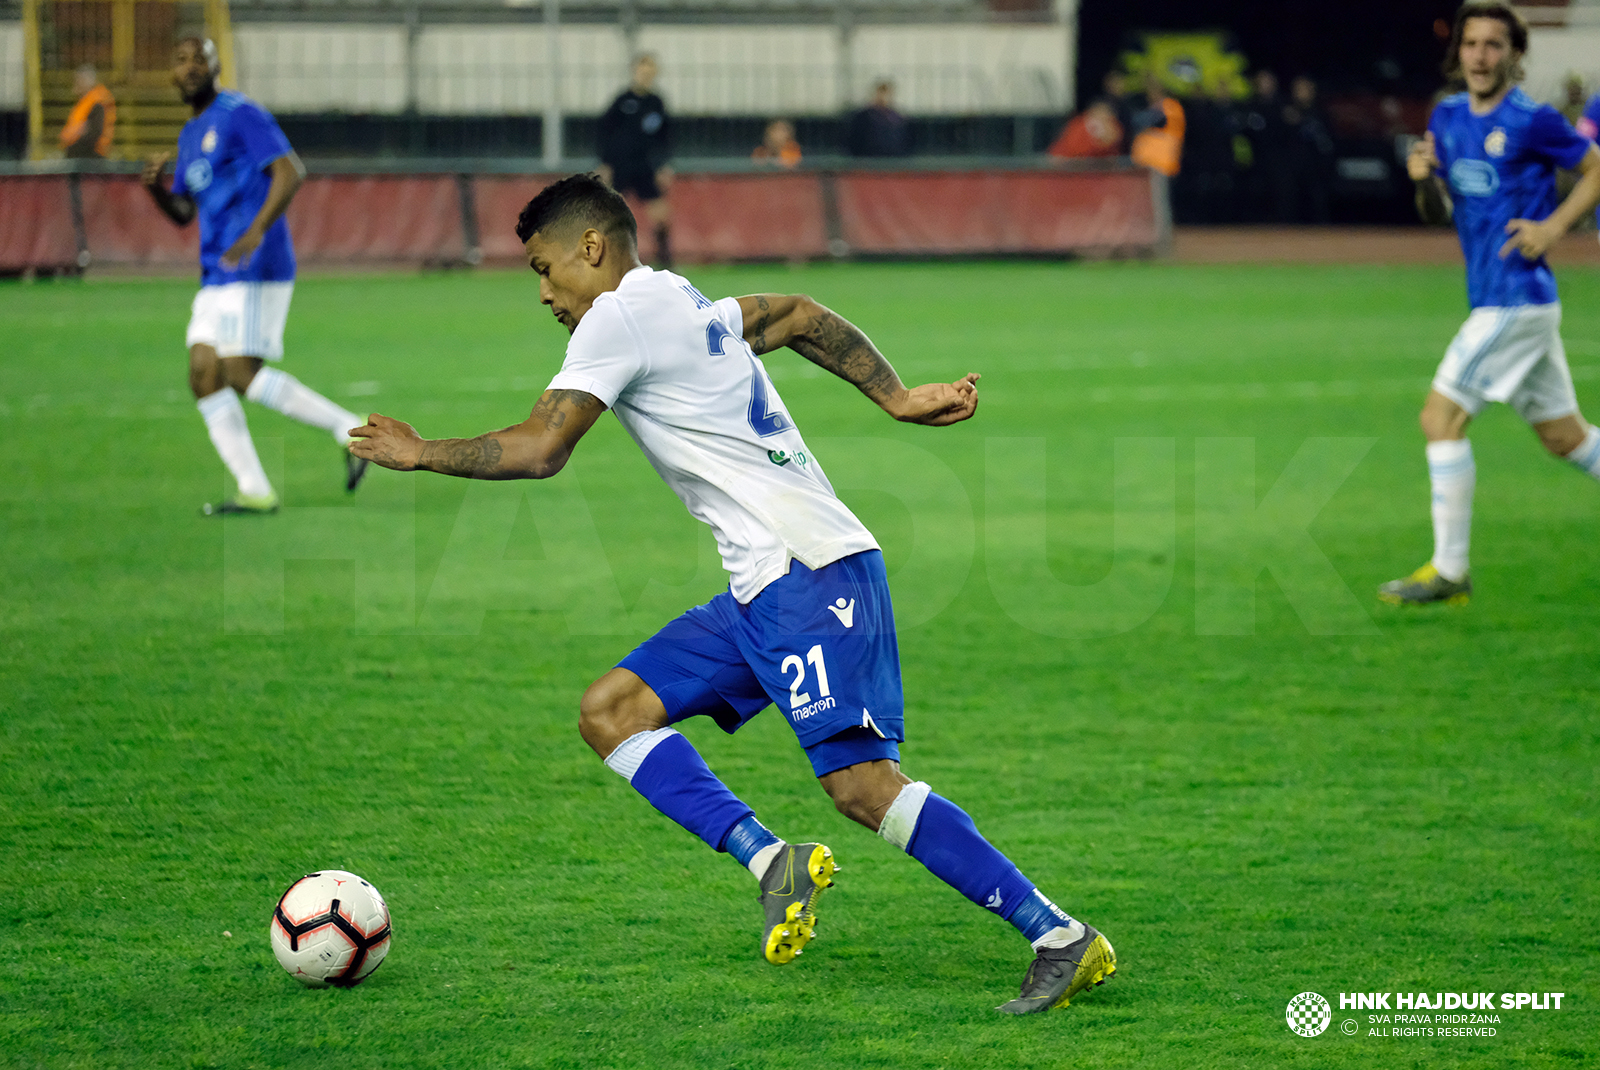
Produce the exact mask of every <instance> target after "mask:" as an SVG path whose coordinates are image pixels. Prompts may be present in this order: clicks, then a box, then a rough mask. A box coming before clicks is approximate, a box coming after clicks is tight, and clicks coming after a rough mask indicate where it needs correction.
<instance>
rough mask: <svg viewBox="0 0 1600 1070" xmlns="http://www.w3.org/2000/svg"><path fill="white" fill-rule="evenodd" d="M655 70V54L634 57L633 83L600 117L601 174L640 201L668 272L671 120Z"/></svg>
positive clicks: (670, 207) (669, 267)
mask: <svg viewBox="0 0 1600 1070" xmlns="http://www.w3.org/2000/svg"><path fill="white" fill-rule="evenodd" d="M656 74H657V68H656V58H655V57H654V56H652V55H650V54H649V53H648V52H643V53H640V54H639V55H638V56H637V57H635V59H634V61H633V81H632V82H631V83H630V84H629V86H628V88H626V89H624V90H623V91H622V92H621V93H619V94H618V95H617V99H616V100H614V101H612V102H611V107H610V108H609V109H608V110H607V111H606V113H605V114H604V115H602V116H601V117H600V129H599V131H598V140H599V143H600V144H599V148H600V177H601V178H602V179H604V180H605V182H606V185H608V186H610V187H611V188H612V189H614V190H616V191H617V192H618V193H621V194H623V195H624V196H626V195H627V194H629V193H632V194H633V195H634V196H636V197H638V198H639V200H641V201H643V202H644V210H645V215H646V216H647V217H648V218H649V220H650V222H651V224H653V225H654V226H655V230H656V260H657V261H659V262H660V264H661V266H662V267H664V268H667V269H669V270H670V269H671V267H672V241H671V238H672V206H671V204H670V203H669V202H668V201H667V194H668V193H669V192H670V191H671V189H672V168H671V167H670V166H668V161H670V160H671V159H672V123H671V121H670V120H668V118H667V105H666V102H665V101H663V100H662V99H661V98H660V97H659V96H657V95H656V93H655V84H656Z"/></svg>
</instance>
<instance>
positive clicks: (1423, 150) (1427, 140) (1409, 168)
mask: <svg viewBox="0 0 1600 1070" xmlns="http://www.w3.org/2000/svg"><path fill="white" fill-rule="evenodd" d="M1438 169H1439V152H1438V149H1437V148H1435V146H1434V143H1433V131H1432V130H1430V131H1428V132H1427V133H1426V134H1423V135H1422V137H1421V139H1420V140H1417V141H1413V142H1412V143H1411V151H1410V152H1408V153H1406V174H1408V175H1410V176H1411V181H1413V182H1424V181H1426V180H1427V179H1429V178H1431V177H1433V173H1434V172H1435V171H1437V170H1438Z"/></svg>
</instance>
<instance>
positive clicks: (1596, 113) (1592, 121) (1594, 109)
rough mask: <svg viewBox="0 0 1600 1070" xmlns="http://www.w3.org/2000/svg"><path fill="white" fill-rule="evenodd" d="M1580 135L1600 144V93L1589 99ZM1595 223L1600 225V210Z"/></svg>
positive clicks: (1580, 125)
mask: <svg viewBox="0 0 1600 1070" xmlns="http://www.w3.org/2000/svg"><path fill="white" fill-rule="evenodd" d="M1577 130H1578V133H1580V134H1582V135H1583V136H1584V137H1586V138H1588V139H1589V140H1590V141H1596V142H1600V93H1596V94H1595V95H1594V96H1592V97H1590V98H1589V102H1588V103H1587V104H1585V105H1584V106H1583V114H1582V115H1581V116H1579V117H1578V122H1577ZM1595 223H1596V224H1600V209H1597V210H1596V211H1595Z"/></svg>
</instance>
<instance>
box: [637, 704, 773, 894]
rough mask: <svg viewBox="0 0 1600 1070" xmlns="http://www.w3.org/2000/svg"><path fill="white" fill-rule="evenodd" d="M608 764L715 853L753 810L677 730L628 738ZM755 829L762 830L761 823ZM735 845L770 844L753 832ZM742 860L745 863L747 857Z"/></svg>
mask: <svg viewBox="0 0 1600 1070" xmlns="http://www.w3.org/2000/svg"><path fill="white" fill-rule="evenodd" d="M606 765H608V766H610V767H611V769H612V771H614V772H616V773H617V774H618V775H620V776H623V777H625V778H626V779H627V781H628V783H630V784H632V785H633V789H634V790H635V791H637V792H638V793H639V794H640V795H643V796H644V797H645V799H647V800H648V801H649V803H650V805H651V806H654V807H655V808H656V809H657V810H659V811H661V812H662V813H663V814H666V815H667V816H668V817H670V818H671V819H672V820H674V821H676V822H677V823H678V824H680V825H682V826H683V827H684V828H686V829H688V830H689V831H690V832H692V833H694V834H695V835H696V836H699V837H700V838H701V839H702V840H704V841H706V844H707V845H708V846H710V847H711V848H712V850H715V851H726V850H728V849H729V846H728V841H729V840H730V839H731V838H732V833H733V832H734V830H735V828H736V827H737V826H739V825H740V824H741V823H742V822H744V821H745V819H746V818H751V817H753V816H754V814H755V811H753V810H751V809H750V807H748V806H746V805H745V804H744V803H743V802H742V801H740V799H739V797H738V796H737V795H735V794H734V793H733V792H731V791H729V790H728V787H727V785H726V784H724V783H723V782H722V781H720V780H718V779H717V777H716V774H714V773H712V772H711V769H710V767H709V766H707V765H706V762H705V759H704V758H702V757H700V752H699V751H697V750H695V749H694V744H692V743H690V742H689V741H688V740H687V739H684V738H683V735H682V734H681V733H679V731H678V730H677V729H676V728H658V729H656V730H654V731H652V732H640V733H638V734H637V735H633V736H629V737H628V738H627V739H625V740H623V742H622V743H621V744H620V745H619V746H618V747H617V749H616V750H614V751H612V752H611V754H610V756H609V757H607V758H606ZM756 827H757V828H760V824H759V822H758V823H757V824H756ZM761 831H762V832H766V830H765V829H761ZM767 835H768V836H771V835H772V834H771V833H770V832H768V833H767ZM773 839H774V840H776V839H777V837H775V836H774V837H773ZM738 846H739V849H740V850H741V851H743V850H745V849H746V848H748V849H749V851H750V855H751V856H752V857H753V856H754V855H755V853H756V852H757V851H759V850H761V849H762V848H763V847H766V846H769V845H768V844H767V843H765V842H761V838H760V836H759V834H756V833H754V832H753V830H751V831H749V832H747V833H746V834H742V835H741V837H740V839H739V841H738ZM741 861H743V862H744V863H745V864H747V865H748V864H749V861H750V858H749V857H746V858H744V859H742V860H741Z"/></svg>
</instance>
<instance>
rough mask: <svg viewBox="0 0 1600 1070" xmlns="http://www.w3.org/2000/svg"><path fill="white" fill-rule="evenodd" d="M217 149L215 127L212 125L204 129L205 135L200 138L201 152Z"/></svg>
mask: <svg viewBox="0 0 1600 1070" xmlns="http://www.w3.org/2000/svg"><path fill="white" fill-rule="evenodd" d="M216 150H217V128H216V127H214V126H213V127H212V128H211V129H210V130H207V131H206V136H205V137H203V138H201V139H200V151H201V152H215V151H216Z"/></svg>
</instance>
